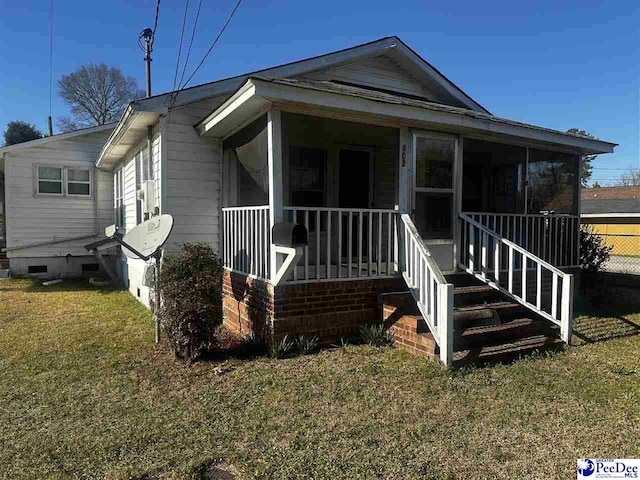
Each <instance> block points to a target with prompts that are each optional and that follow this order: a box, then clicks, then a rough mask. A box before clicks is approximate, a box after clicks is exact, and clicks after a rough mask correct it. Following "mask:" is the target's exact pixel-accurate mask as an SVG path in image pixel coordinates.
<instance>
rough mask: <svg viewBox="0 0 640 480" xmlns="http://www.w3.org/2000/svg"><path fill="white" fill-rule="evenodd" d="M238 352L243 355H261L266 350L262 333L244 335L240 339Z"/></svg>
mask: <svg viewBox="0 0 640 480" xmlns="http://www.w3.org/2000/svg"><path fill="white" fill-rule="evenodd" d="M238 350H239V353H240V354H241V355H243V356H248V357H252V356H256V355H262V354H263V353H264V352H265V350H266V342H265V341H264V337H263V336H262V335H256V334H255V333H252V334H251V335H246V336H244V337H242V338H241V339H240V346H239V347H238Z"/></svg>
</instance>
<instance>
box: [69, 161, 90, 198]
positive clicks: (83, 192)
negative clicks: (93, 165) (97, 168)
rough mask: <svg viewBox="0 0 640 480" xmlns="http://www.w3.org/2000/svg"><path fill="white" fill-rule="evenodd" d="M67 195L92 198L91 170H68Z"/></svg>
mask: <svg viewBox="0 0 640 480" xmlns="http://www.w3.org/2000/svg"><path fill="white" fill-rule="evenodd" d="M66 174H67V175H66V176H67V195H74V196H82V197H90V196H91V170H88V169H86V168H82V169H80V168H67V169H66Z"/></svg>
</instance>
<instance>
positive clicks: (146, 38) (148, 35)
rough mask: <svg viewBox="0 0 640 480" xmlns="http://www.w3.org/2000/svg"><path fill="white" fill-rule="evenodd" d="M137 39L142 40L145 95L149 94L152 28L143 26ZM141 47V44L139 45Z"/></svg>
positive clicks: (148, 95)
mask: <svg viewBox="0 0 640 480" xmlns="http://www.w3.org/2000/svg"><path fill="white" fill-rule="evenodd" d="M139 40H140V41H142V42H144V48H143V50H144V61H145V63H146V68H147V97H150V96H151V62H152V60H151V52H152V51H153V30H151V29H150V28H145V29H144V30H143V31H142V32H140V37H139ZM141 48H142V45H141Z"/></svg>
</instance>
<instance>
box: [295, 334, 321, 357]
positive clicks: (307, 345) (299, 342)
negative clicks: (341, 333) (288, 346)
mask: <svg viewBox="0 0 640 480" xmlns="http://www.w3.org/2000/svg"><path fill="white" fill-rule="evenodd" d="M295 342H296V350H297V351H298V353H300V354H301V355H309V354H311V353H313V352H315V351H316V350H317V349H318V346H319V345H320V339H319V338H318V337H315V336H314V337H305V336H304V335H298V336H297V337H296V339H295Z"/></svg>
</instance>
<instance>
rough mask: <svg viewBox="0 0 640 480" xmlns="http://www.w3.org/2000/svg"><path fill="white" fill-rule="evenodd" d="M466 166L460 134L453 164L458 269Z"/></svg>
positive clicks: (456, 267)
mask: <svg viewBox="0 0 640 480" xmlns="http://www.w3.org/2000/svg"><path fill="white" fill-rule="evenodd" d="M463 168H464V137H463V136H462V135H458V141H457V143H456V157H455V160H454V166H453V175H454V177H453V178H454V180H453V212H454V218H453V269H454V270H458V265H460V264H461V263H462V229H461V228H460V227H461V225H462V224H461V221H460V212H461V211H462V178H463V177H462V175H463Z"/></svg>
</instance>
